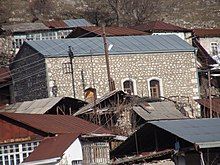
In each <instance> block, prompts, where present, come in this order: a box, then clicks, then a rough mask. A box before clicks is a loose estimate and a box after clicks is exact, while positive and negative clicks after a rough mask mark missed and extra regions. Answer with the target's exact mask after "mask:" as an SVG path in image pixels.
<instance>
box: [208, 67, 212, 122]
mask: <svg viewBox="0 0 220 165" xmlns="http://www.w3.org/2000/svg"><path fill="white" fill-rule="evenodd" d="M208 82H209V113H210V114H209V116H210V118H212V88H211V70H210V69H209V70H208Z"/></svg>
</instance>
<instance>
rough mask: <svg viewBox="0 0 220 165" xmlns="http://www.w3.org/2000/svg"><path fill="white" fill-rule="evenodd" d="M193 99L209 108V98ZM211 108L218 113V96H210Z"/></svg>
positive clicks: (219, 100) (219, 105)
mask: <svg viewBox="0 0 220 165" xmlns="http://www.w3.org/2000/svg"><path fill="white" fill-rule="evenodd" d="M195 101H196V102H198V103H199V104H200V105H203V106H204V107H206V108H210V102H209V99H197V100H195ZM212 110H213V111H215V112H218V113H219V112H220V98H212Z"/></svg>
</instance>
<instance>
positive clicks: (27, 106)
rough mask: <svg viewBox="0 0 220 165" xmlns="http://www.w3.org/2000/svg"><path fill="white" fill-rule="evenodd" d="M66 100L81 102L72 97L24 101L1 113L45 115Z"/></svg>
mask: <svg viewBox="0 0 220 165" xmlns="http://www.w3.org/2000/svg"><path fill="white" fill-rule="evenodd" d="M65 98H69V99H72V102H74V101H76V102H77V101H81V100H78V99H74V98H71V97H50V98H44V99H38V100H33V101H24V102H18V103H15V104H11V105H9V106H6V107H5V108H4V109H1V110H0V112H14V113H28V114H44V113H46V112H47V111H48V110H50V109H51V108H53V106H55V105H56V104H57V103H58V102H59V101H60V100H62V99H65ZM81 102H83V101H81ZM85 103H86V102H85Z"/></svg>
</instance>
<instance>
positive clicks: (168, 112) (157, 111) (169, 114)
mask: <svg viewBox="0 0 220 165" xmlns="http://www.w3.org/2000/svg"><path fill="white" fill-rule="evenodd" d="M148 104H149V105H150V107H152V108H150V107H147V109H144V108H142V107H140V106H133V110H134V111H135V112H136V113H137V114H138V115H139V116H141V117H142V118H143V119H144V120H146V121H151V120H161V119H184V118H186V117H185V116H184V115H183V114H182V113H181V112H180V111H179V110H177V109H176V107H175V104H174V103H173V102H154V103H148Z"/></svg>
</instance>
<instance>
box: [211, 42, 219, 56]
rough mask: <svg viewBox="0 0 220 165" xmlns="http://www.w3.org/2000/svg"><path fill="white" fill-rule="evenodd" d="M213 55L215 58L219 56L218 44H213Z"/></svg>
mask: <svg viewBox="0 0 220 165" xmlns="http://www.w3.org/2000/svg"><path fill="white" fill-rule="evenodd" d="M211 54H212V55H213V56H215V55H218V43H217V42H212V43H211Z"/></svg>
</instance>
